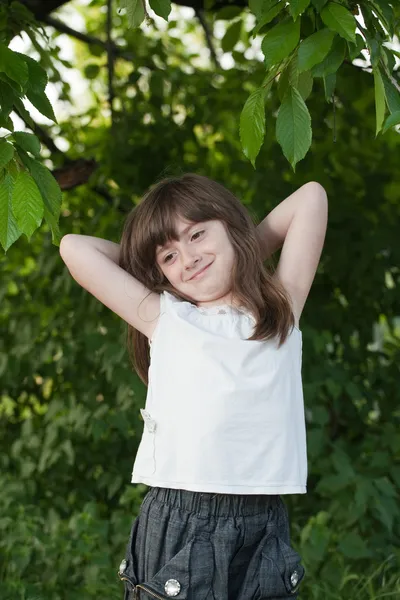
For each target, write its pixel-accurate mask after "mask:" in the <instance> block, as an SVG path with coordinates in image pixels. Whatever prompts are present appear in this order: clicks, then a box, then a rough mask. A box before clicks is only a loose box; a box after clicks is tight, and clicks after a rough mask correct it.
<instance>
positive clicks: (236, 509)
mask: <svg viewBox="0 0 400 600" xmlns="http://www.w3.org/2000/svg"><path fill="white" fill-rule="evenodd" d="M150 498H152V499H153V500H157V501H158V502H162V503H163V504H167V505H168V506H170V507H171V508H180V509H183V510H186V511H188V512H194V513H197V514H198V515H199V516H201V515H204V516H210V515H214V516H230V517H235V516H243V517H245V516H251V515H258V514H263V513H266V512H268V511H269V510H270V509H271V508H273V507H276V506H278V505H280V504H282V499H281V497H280V496H279V495H264V494H262V495H261V494H246V495H244V494H243V495H242V494H212V493H208V492H191V491H189V490H176V489H171V488H160V487H152V488H150V491H149V492H148V493H147V495H146V498H145V501H147V499H150Z"/></svg>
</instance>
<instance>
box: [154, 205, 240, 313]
mask: <svg viewBox="0 0 400 600" xmlns="http://www.w3.org/2000/svg"><path fill="white" fill-rule="evenodd" d="M176 229H177V232H178V235H179V240H178V241H175V240H171V241H169V242H167V244H166V245H165V246H157V249H156V260H157V264H158V266H159V268H160V269H161V271H162V272H163V273H164V275H165V277H166V278H167V279H168V281H169V282H170V284H171V285H172V286H173V287H174V288H175V289H176V290H177V291H180V292H183V293H184V294H185V295H187V296H189V297H191V298H192V299H193V300H194V301H195V302H196V303H197V304H198V305H199V306H212V305H217V304H232V300H233V299H232V297H231V296H232V295H231V287H232V286H231V273H232V267H233V264H234V261H235V252H234V249H233V246H232V243H231V241H230V239H229V237H228V234H227V232H226V229H225V225H224V223H222V222H221V221H218V220H213V221H203V222H201V223H193V222H189V221H185V220H183V219H182V218H180V217H179V218H177V220H176Z"/></svg>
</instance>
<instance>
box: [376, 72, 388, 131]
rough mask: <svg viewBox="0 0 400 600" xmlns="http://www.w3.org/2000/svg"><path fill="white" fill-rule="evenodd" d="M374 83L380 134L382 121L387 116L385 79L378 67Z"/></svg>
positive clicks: (377, 122)
mask: <svg viewBox="0 0 400 600" xmlns="http://www.w3.org/2000/svg"><path fill="white" fill-rule="evenodd" d="M374 85H375V112H376V132H375V136H377V135H378V133H379V132H380V130H381V129H382V123H383V120H384V118H385V108H386V107H385V89H384V87H383V81H382V77H381V74H380V72H379V70H378V69H374Z"/></svg>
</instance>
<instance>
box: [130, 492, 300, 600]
mask: <svg viewBox="0 0 400 600" xmlns="http://www.w3.org/2000/svg"><path fill="white" fill-rule="evenodd" d="M300 561H301V558H300V556H299V554H298V553H297V552H296V551H295V550H294V549H293V548H292V547H291V546H290V536H289V522H288V514H287V510H286V507H285V504H284V503H283V500H282V498H281V497H280V496H266V495H232V494H211V493H201V492H190V491H187V490H175V489H167V488H158V487H154V488H150V490H149V491H148V493H147V494H146V496H145V498H144V500H143V502H142V505H141V507H140V511H139V515H138V516H137V517H136V519H135V520H134V521H133V525H132V528H131V533H130V537H129V542H128V546H127V550H126V556H125V558H124V559H123V560H122V562H121V564H120V567H119V572H118V575H119V577H120V579H121V581H122V582H123V583H124V600H139V599H140V600H148V599H151V598H158V599H161V600H168V599H169V598H175V599H176V600H264V599H268V600H276V599H278V598H297V597H298V588H299V584H300V582H301V580H302V579H303V577H304V573H305V571H304V567H303V566H302V565H301V564H300Z"/></svg>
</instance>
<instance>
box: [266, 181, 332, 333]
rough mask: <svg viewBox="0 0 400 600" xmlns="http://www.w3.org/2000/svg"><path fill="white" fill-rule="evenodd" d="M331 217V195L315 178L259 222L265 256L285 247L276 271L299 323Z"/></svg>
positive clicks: (276, 275)
mask: <svg viewBox="0 0 400 600" xmlns="http://www.w3.org/2000/svg"><path fill="white" fill-rule="evenodd" d="M327 221H328V198H327V195H326V192H325V190H324V188H323V187H322V186H321V185H320V184H319V183H316V182H314V181H312V182H309V183H306V184H305V185H303V186H302V187H301V188H299V189H298V190H297V191H296V192H294V193H293V194H291V195H290V196H289V197H288V198H286V199H285V200H283V201H282V202H281V203H280V204H278V206H276V207H275V208H274V209H273V210H272V211H271V212H270V213H269V214H268V215H267V217H265V219H264V220H263V221H262V222H261V223H260V224H259V225H258V227H257V231H258V234H259V239H260V244H261V248H262V252H263V258H264V259H266V258H268V257H269V256H270V255H271V254H273V253H274V252H275V251H276V250H278V249H279V248H281V247H282V245H283V247H282V252H281V256H280V259H279V263H278V266H277V269H276V272H275V275H274V276H275V277H278V278H279V279H280V281H281V282H282V284H283V285H284V287H285V289H286V290H287V291H288V293H289V295H290V297H291V299H292V304H293V312H294V315H295V319H296V322H297V323H298V321H299V319H300V316H301V313H302V311H303V308H304V305H305V302H306V300H307V296H308V294H309V291H310V289H311V285H312V282H313V280H314V277H315V273H316V270H317V267H318V263H319V259H320V257H321V252H322V248H323V245H324V240H325V233H326V227H327Z"/></svg>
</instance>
